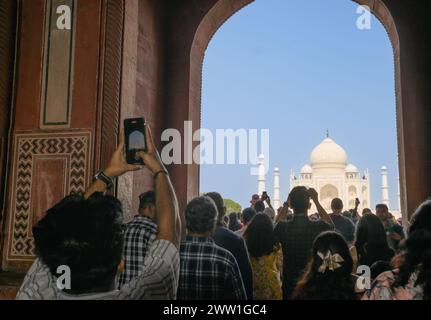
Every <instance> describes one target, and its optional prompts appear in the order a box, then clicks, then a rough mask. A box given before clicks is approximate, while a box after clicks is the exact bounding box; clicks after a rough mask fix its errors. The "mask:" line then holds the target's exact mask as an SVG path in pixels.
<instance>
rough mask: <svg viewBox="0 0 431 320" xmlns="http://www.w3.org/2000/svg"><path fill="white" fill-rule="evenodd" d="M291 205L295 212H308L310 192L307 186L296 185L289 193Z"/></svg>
mask: <svg viewBox="0 0 431 320" xmlns="http://www.w3.org/2000/svg"><path fill="white" fill-rule="evenodd" d="M288 200H289V206H290V207H291V208H292V209H293V212H294V213H307V212H308V209H309V208H310V194H309V193H308V190H307V188H306V187H302V186H301V187H295V188H293V189H292V191H290V193H289V198H288Z"/></svg>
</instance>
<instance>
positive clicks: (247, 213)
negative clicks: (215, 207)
mask: <svg viewBox="0 0 431 320" xmlns="http://www.w3.org/2000/svg"><path fill="white" fill-rule="evenodd" d="M255 215H256V210H255V209H253V208H245V209H244V210H242V215H241V218H242V222H243V223H244V224H245V225H247V224H248V223H249V222H250V221H251V219H253V217H254V216H255Z"/></svg>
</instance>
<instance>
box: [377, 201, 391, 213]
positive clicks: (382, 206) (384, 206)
mask: <svg viewBox="0 0 431 320" xmlns="http://www.w3.org/2000/svg"><path fill="white" fill-rule="evenodd" d="M377 209H386V210H387V211H389V208H388V206H387V205H386V204H384V203H379V204H378V205H376V210H377Z"/></svg>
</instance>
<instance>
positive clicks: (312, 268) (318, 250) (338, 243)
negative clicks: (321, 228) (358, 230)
mask: <svg viewBox="0 0 431 320" xmlns="http://www.w3.org/2000/svg"><path fill="white" fill-rule="evenodd" d="M352 269H353V260H352V257H351V255H350V251H349V247H348V245H347V243H346V241H345V240H344V238H343V236H341V235H340V234H339V233H337V232H333V231H328V232H324V233H321V234H320V235H319V236H318V237H317V238H316V239H315V240H314V243H313V250H312V258H311V260H310V262H309V263H308V265H307V267H306V270H305V272H304V275H303V276H302V278H301V279H300V281H299V282H298V285H297V287H296V288H295V291H294V294H293V297H294V299H305V300H327V299H328V300H354V299H355V298H356V296H355V283H354V280H353V278H352V276H351V273H352Z"/></svg>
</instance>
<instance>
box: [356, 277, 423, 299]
mask: <svg viewBox="0 0 431 320" xmlns="http://www.w3.org/2000/svg"><path fill="white" fill-rule="evenodd" d="M398 272H399V270H393V271H387V272H384V273H382V274H380V275H379V276H378V277H377V278H376V280H375V283H374V285H373V287H372V289H371V290H370V291H368V292H366V293H365V294H364V296H363V297H362V300H422V299H423V288H422V286H420V285H419V286H415V283H416V280H417V275H418V274H417V272H414V273H412V275H411V276H410V279H409V281H408V283H407V284H406V285H405V286H404V287H398V288H395V287H394V286H393V284H394V282H395V276H396V274H397V273H398Z"/></svg>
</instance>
